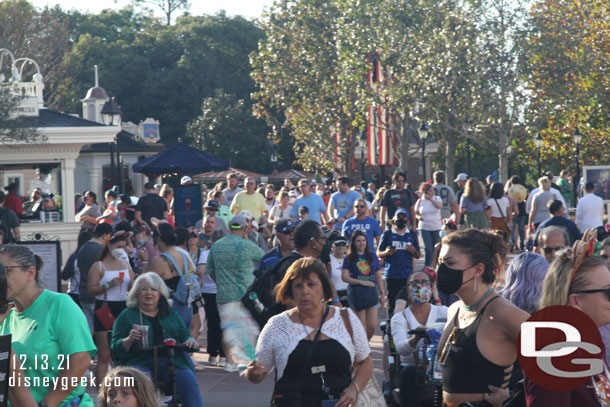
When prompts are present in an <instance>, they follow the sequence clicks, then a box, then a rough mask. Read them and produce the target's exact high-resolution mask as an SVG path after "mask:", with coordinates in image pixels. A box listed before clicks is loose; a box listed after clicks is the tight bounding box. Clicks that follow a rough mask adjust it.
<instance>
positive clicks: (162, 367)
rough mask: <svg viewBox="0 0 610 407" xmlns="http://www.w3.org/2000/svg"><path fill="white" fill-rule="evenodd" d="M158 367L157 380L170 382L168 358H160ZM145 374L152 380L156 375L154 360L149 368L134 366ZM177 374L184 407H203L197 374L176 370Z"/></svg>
mask: <svg viewBox="0 0 610 407" xmlns="http://www.w3.org/2000/svg"><path fill="white" fill-rule="evenodd" d="M158 363H159V364H158V365H157V378H158V380H159V381H161V382H168V381H169V375H168V370H169V360H168V359H167V358H163V357H160V358H159V359H158ZM133 367H135V368H137V369H139V370H141V371H143V372H145V373H148V374H149V375H150V377H151V378H152V377H153V375H154V371H153V369H154V365H153V360H152V358H151V359H150V362H149V363H148V366H133ZM174 370H175V372H176V393H177V395H178V396H179V397H180V399H181V400H182V405H183V406H184V407H201V406H203V399H202V398H201V391H199V383H197V378H196V377H195V373H194V372H193V371H192V370H190V369H180V368H178V367H175V368H174Z"/></svg>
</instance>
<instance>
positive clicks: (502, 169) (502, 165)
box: [498, 133, 508, 184]
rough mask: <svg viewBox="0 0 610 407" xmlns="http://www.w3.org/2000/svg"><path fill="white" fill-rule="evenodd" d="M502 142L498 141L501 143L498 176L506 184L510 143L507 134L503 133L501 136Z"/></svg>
mask: <svg viewBox="0 0 610 407" xmlns="http://www.w3.org/2000/svg"><path fill="white" fill-rule="evenodd" d="M499 141H500V142H499V143H498V145H499V147H500V148H499V150H500V151H499V152H498V153H499V154H498V161H499V163H498V164H499V165H498V166H499V173H498V178H499V181H500V182H502V183H503V184H506V181H508V155H507V154H506V147H507V145H508V139H507V137H506V135H505V134H504V133H503V134H502V135H501V136H500V140H499Z"/></svg>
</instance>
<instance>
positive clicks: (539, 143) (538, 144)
mask: <svg viewBox="0 0 610 407" xmlns="http://www.w3.org/2000/svg"><path fill="white" fill-rule="evenodd" d="M534 143H536V151H537V152H538V178H540V177H541V176H542V166H541V164H540V150H542V136H541V135H540V133H538V134H537V135H536V138H535V139H534Z"/></svg>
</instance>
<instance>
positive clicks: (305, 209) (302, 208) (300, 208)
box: [299, 205, 309, 213]
mask: <svg viewBox="0 0 610 407" xmlns="http://www.w3.org/2000/svg"><path fill="white" fill-rule="evenodd" d="M299 212H305V213H309V208H308V207H306V206H305V205H303V206H300V207H299Z"/></svg>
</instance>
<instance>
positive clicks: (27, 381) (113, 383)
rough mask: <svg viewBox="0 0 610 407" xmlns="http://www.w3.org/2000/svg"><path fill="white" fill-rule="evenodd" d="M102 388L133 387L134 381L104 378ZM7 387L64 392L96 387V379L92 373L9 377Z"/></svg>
mask: <svg viewBox="0 0 610 407" xmlns="http://www.w3.org/2000/svg"><path fill="white" fill-rule="evenodd" d="M1 380H2V378H1V377H0V381H1ZM103 384H104V386H106V387H134V386H135V381H134V378H133V377H121V376H116V377H105V378H104V382H103ZM8 385H9V387H43V388H52V389H53V390H58V389H61V390H63V391H66V390H68V389H70V388H75V387H78V386H91V387H97V378H96V377H95V376H93V372H89V375H88V376H87V375H85V376H82V377H67V376H64V377H49V376H44V377H39V376H36V377H28V376H17V377H15V375H11V377H9V379H8Z"/></svg>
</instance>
